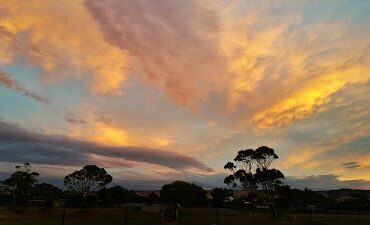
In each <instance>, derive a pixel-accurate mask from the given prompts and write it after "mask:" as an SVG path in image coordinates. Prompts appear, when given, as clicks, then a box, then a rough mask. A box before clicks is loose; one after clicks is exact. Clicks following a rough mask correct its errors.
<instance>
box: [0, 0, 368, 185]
mask: <svg viewBox="0 0 370 225" xmlns="http://www.w3.org/2000/svg"><path fill="white" fill-rule="evenodd" d="M369 12H370V0H359V1H353V0H326V1H322V0H299V1H297V0H266V1H261V0H240V1H238V0H233V1H225V0H186V1H180V0H178V1H177V0H155V1H154V0H107V1H99V0H87V1H79V0H65V1H50V0H30V1H12V0H5V1H4V0H2V1H1V3H0V180H2V179H4V178H6V177H7V176H8V175H9V174H10V173H11V172H12V171H13V168H14V166H15V165H16V164H18V163H23V162H29V163H31V164H32V166H33V169H34V170H36V171H37V172H39V173H40V174H41V176H40V180H44V181H50V182H54V183H57V184H59V183H61V182H62V180H63V177H64V176H65V175H66V174H68V173H71V172H73V171H75V170H77V169H79V168H81V167H82V166H83V165H86V164H96V165H98V166H102V167H104V168H106V169H107V171H108V172H109V173H110V174H111V175H112V176H113V177H114V181H113V183H117V184H123V185H126V186H127V187H129V188H130V187H131V188H138V189H150V188H158V187H160V186H161V185H162V184H163V183H166V182H168V181H173V180H176V179H182V180H186V181H193V182H196V183H199V184H201V185H203V186H204V187H214V186H220V185H222V184H223V178H224V177H225V172H226V171H225V170H224V169H223V166H224V164H225V163H226V162H228V161H231V160H232V159H233V158H234V156H235V154H236V153H237V151H238V150H241V149H246V148H257V147H259V146H263V145H266V146H269V147H272V148H274V149H275V151H276V152H277V154H278V155H279V159H278V160H277V161H275V162H274V164H273V166H274V167H277V168H278V169H280V170H281V171H282V172H283V173H284V174H285V176H286V183H288V184H291V185H293V186H295V187H299V188H304V187H309V188H313V189H334V188H344V187H346V188H347V187H348V188H362V189H370V111H369V109H370V13H369ZM58 182H59V183H58Z"/></svg>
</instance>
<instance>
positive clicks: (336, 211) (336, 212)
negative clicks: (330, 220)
mask: <svg viewBox="0 0 370 225" xmlns="http://www.w3.org/2000/svg"><path fill="white" fill-rule="evenodd" d="M335 215H336V216H337V225H339V215H338V207H337V208H336V210H335Z"/></svg>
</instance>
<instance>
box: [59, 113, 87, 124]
mask: <svg viewBox="0 0 370 225" xmlns="http://www.w3.org/2000/svg"><path fill="white" fill-rule="evenodd" d="M64 118H65V119H66V121H67V122H68V123H71V124H86V123H87V122H86V120H84V119H80V118H78V117H77V116H76V115H75V114H73V113H71V112H68V113H66V115H65V116H64Z"/></svg>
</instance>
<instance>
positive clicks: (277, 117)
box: [253, 65, 370, 127]
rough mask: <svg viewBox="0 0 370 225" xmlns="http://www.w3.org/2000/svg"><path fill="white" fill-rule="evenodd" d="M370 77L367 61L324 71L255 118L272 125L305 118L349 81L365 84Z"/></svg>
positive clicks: (263, 125) (264, 123) (260, 123)
mask: <svg viewBox="0 0 370 225" xmlns="http://www.w3.org/2000/svg"><path fill="white" fill-rule="evenodd" d="M369 80H370V68H369V67H367V66H364V65H356V66H351V67H349V68H343V69H338V70H335V71H331V72H325V73H323V74H321V75H317V76H315V77H314V78H313V79H311V80H309V81H307V82H306V83H305V85H304V86H303V87H299V88H298V90H296V91H295V92H293V93H292V94H291V95H290V96H288V97H286V98H283V99H282V100H279V102H278V103H277V104H275V105H273V106H271V107H270V108H267V109H265V110H262V111H261V112H258V113H257V114H256V115H255V116H254V118H253V120H254V122H256V123H257V125H258V126H260V127H269V126H275V125H282V124H286V123H289V122H291V121H294V120H298V119H303V118H305V117H308V116H310V115H313V114H315V113H317V112H319V111H320V109H321V107H322V106H323V105H325V104H327V103H329V102H330V100H331V98H330V97H331V95H332V94H334V93H336V92H338V91H339V90H341V89H342V88H344V87H345V86H346V85H351V84H365V83H367V82H368V81H369Z"/></svg>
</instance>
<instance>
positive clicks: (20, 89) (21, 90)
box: [0, 69, 50, 104]
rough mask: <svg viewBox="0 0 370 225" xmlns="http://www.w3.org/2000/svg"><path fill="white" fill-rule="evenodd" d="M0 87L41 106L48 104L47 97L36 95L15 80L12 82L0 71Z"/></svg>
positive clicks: (10, 78)
mask: <svg viewBox="0 0 370 225" xmlns="http://www.w3.org/2000/svg"><path fill="white" fill-rule="evenodd" d="M0 86H3V87H5V88H8V89H11V90H13V91H15V92H17V93H18V94H20V95H23V96H26V97H28V98H31V99H33V100H36V101H38V102H41V103H43V104H48V103H50V99H49V98H47V97H43V96H41V95H38V94H36V93H34V92H32V91H30V90H28V89H27V88H26V87H25V86H23V85H22V84H21V83H19V82H18V81H17V80H14V79H13V78H12V76H11V75H10V74H9V73H7V72H5V71H3V70H1V69H0Z"/></svg>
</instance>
